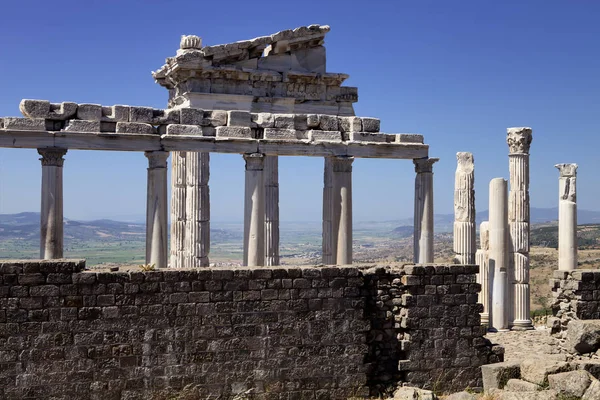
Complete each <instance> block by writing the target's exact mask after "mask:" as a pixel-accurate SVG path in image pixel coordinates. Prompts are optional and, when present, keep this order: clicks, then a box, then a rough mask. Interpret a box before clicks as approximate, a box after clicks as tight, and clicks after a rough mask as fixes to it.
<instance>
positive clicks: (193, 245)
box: [184, 151, 210, 268]
mask: <svg viewBox="0 0 600 400" xmlns="http://www.w3.org/2000/svg"><path fill="white" fill-rule="evenodd" d="M185 172H186V204H185V215H186V222H185V243H186V246H185V247H186V249H185V262H184V266H185V267H186V268H198V267H208V263H209V262H208V253H209V251H210V193H209V188H208V180H209V177H210V176H209V175H210V153H201V152H196V151H188V152H187V154H186V166H185Z"/></svg>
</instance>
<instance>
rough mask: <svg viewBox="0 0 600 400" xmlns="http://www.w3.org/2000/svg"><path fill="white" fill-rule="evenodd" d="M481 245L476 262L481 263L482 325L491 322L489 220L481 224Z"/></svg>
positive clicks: (478, 276) (479, 276) (480, 297)
mask: <svg viewBox="0 0 600 400" xmlns="http://www.w3.org/2000/svg"><path fill="white" fill-rule="evenodd" d="M479 246H480V247H481V248H480V249H479V250H477V253H475V263H476V264H477V265H479V273H478V274H477V283H479V284H480V285H481V291H480V292H479V303H481V304H482V305H483V312H482V313H481V325H488V324H489V323H490V299H491V294H492V292H491V290H490V288H491V282H490V259H489V257H490V256H489V250H490V232H489V224H488V222H487V221H484V222H482V223H481V225H480V226H479Z"/></svg>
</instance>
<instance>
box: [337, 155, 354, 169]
mask: <svg viewBox="0 0 600 400" xmlns="http://www.w3.org/2000/svg"><path fill="white" fill-rule="evenodd" d="M332 160H333V162H332V166H333V172H352V162H353V161H354V157H332Z"/></svg>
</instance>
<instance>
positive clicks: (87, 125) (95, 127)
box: [65, 119, 100, 132]
mask: <svg viewBox="0 0 600 400" xmlns="http://www.w3.org/2000/svg"><path fill="white" fill-rule="evenodd" d="M65 131H66V132H100V121H84V120H81V119H71V120H69V121H68V122H67V124H66V126H65Z"/></svg>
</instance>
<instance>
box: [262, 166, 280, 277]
mask: <svg viewBox="0 0 600 400" xmlns="http://www.w3.org/2000/svg"><path fill="white" fill-rule="evenodd" d="M264 167H265V169H264V180H265V264H266V265H267V266H272V265H279V157H277V156H265V164H264Z"/></svg>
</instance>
